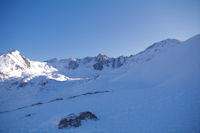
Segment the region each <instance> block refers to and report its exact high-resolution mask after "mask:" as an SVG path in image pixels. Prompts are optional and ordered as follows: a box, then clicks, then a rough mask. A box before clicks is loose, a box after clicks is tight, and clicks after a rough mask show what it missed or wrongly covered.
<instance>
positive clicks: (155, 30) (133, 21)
mask: <svg viewBox="0 0 200 133" xmlns="http://www.w3.org/2000/svg"><path fill="white" fill-rule="evenodd" d="M198 33H200V1H199V0H168V1H162V0H153V1H151V0H147V1H145V0H127V1H126V0H116V1H114V0H107V1H106V0H102V1H100V0H82V1H79V0H68V1H67V0H13V1H11V0H0V53H5V52H7V51H10V50H13V49H17V50H19V51H20V52H21V53H22V54H23V55H25V56H26V57H28V58H30V59H33V60H40V61H42V60H47V59H50V58H54V57H57V58H69V57H85V56H95V55H97V54H98V53H104V54H106V55H108V56H113V57H116V56H120V55H130V54H136V53H137V52H140V51H141V50H144V49H145V48H146V47H148V46H149V45H151V44H152V43H154V42H156V41H160V40H163V39H166V38H176V39H179V40H185V39H188V38H189V37H192V36H194V35H195V34H198Z"/></svg>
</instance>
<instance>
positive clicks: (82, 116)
mask: <svg viewBox="0 0 200 133" xmlns="http://www.w3.org/2000/svg"><path fill="white" fill-rule="evenodd" d="M88 120H98V118H97V116H95V115H94V114H93V113H91V112H89V111H85V112H81V113H79V115H75V114H69V115H68V116H67V117H66V118H64V119H62V120H61V121H60V122H59V124H58V129H64V128H72V127H79V126H81V124H82V122H83V121H88Z"/></svg>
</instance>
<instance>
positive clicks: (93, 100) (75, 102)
mask: <svg viewBox="0 0 200 133" xmlns="http://www.w3.org/2000/svg"><path fill="white" fill-rule="evenodd" d="M199 50H200V35H196V36H194V37H192V38H190V39H188V40H186V41H183V42H181V41H178V40H175V39H167V40H163V41H160V42H157V43H155V44H153V45H151V46H150V47H148V48H147V49H145V50H144V51H142V52H140V53H138V54H136V55H131V56H120V57H118V58H111V57H108V56H106V55H103V54H99V55H97V56H95V57H86V58H83V59H72V58H70V59H56V58H55V59H51V60H48V61H45V62H38V61H31V60H29V59H28V58H26V57H24V56H22V55H21V54H20V52H19V51H17V50H15V51H12V52H8V53H6V54H3V55H1V56H0V121H1V125H0V133H47V132H48V133H55V132H58V133H62V132H66V133H68V132H69V133H189V132H190V133H199V132H200V97H199V94H200V52H199ZM84 111H90V112H92V113H93V114H95V115H96V116H97V117H98V120H96V121H89V120H86V121H83V122H82V123H81V126H79V127H76V128H75V127H72V128H64V129H59V128H58V124H59V122H60V120H62V119H63V118H66V117H67V116H68V115H69V114H71V113H74V114H78V113H80V112H84Z"/></svg>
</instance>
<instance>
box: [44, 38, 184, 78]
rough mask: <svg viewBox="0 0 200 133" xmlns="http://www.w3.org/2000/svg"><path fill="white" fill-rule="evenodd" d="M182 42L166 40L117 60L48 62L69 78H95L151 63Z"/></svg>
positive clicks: (90, 58) (100, 55)
mask: <svg viewBox="0 0 200 133" xmlns="http://www.w3.org/2000/svg"><path fill="white" fill-rule="evenodd" d="M179 44H180V41H178V40H175V39H166V40H163V41H160V42H157V43H154V44H153V45H151V46H150V47H148V48H147V49H145V50H144V51H143V52H141V53H139V54H137V55H135V56H133V55H132V56H119V57H117V58H112V57H108V56H106V55H103V54H99V55H97V56H95V57H85V58H82V59H74V58H69V59H57V58H54V59H51V60H48V61H46V62H47V63H48V64H50V65H52V66H53V67H55V68H56V69H58V71H59V72H60V73H62V74H64V75H67V76H69V77H82V78H88V77H94V76H97V75H101V74H104V73H108V72H110V71H112V70H114V69H117V68H120V67H122V66H124V65H126V64H128V63H131V62H135V63H136V64H141V63H143V62H146V61H149V60H151V59H152V58H154V57H156V56H159V55H160V53H162V52H164V51H167V50H168V49H170V48H173V47H176V46H177V45H179Z"/></svg>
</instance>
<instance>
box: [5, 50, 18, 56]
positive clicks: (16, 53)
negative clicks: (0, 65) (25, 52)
mask: <svg viewBox="0 0 200 133" xmlns="http://www.w3.org/2000/svg"><path fill="white" fill-rule="evenodd" d="M7 54H12V55H21V53H20V52H19V51H18V50H16V49H15V50H12V51H10V52H8V53H7Z"/></svg>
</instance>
